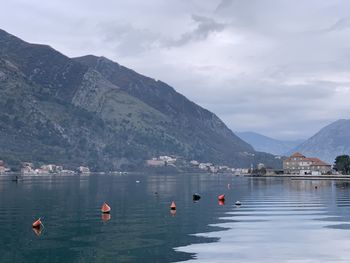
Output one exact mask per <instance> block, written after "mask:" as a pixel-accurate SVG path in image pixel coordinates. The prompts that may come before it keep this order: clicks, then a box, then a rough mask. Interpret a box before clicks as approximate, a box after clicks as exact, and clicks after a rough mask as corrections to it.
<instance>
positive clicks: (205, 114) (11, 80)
mask: <svg viewBox="0 0 350 263" xmlns="http://www.w3.org/2000/svg"><path fill="white" fill-rule="evenodd" d="M0 110H1V112H0V145H1V147H0V159H1V158H2V159H5V160H10V162H17V161H20V160H21V161H24V160H26V161H34V162H46V163H47V162H54V163H58V164H64V165H66V166H68V167H74V166H77V165H80V164H86V165H89V166H91V167H92V168H93V169H96V170H108V169H118V168H120V167H121V166H125V167H126V166H133V165H137V164H140V163H142V162H143V161H144V160H145V159H146V158H150V157H152V156H155V155H160V154H168V155H169V154H176V155H180V156H183V157H185V158H189V159H198V160H200V161H211V162H216V163H222V164H229V165H236V166H247V165H250V163H256V162H260V161H264V162H267V163H270V164H273V165H276V164H277V161H276V160H275V159H274V158H273V156H271V155H267V154H264V153H256V152H254V150H253V148H252V147H251V146H250V145H249V144H247V143H245V142H244V141H242V140H241V139H239V138H238V137H236V136H235V135H234V134H233V133H232V132H231V131H230V130H229V129H228V128H227V127H226V126H225V124H224V123H223V122H222V121H221V120H220V119H219V118H218V117H217V116H215V115H214V114H213V113H211V112H209V111H207V110H205V109H203V108H201V107H200V106H198V105H196V104H195V103H193V102H191V101H189V100H187V99H186V98H185V97H184V96H182V95H181V94H179V93H177V92H176V91H175V90H174V89H173V88H171V87H169V86H168V85H166V84H165V83H163V82H160V81H155V80H153V79H151V78H148V77H145V76H142V75H140V74H138V73H136V72H134V71H132V70H130V69H127V68H125V67H122V66H120V65H118V64H117V63H114V62H112V61H110V60H108V59H105V58H97V57H94V56H86V57H83V58H76V59H70V58H68V57H66V56H64V55H62V54H60V53H59V52H57V51H55V50H54V49H52V48H51V47H48V46H43V45H35V44H29V43H26V42H24V41H22V40H20V39H18V38H16V37H14V36H12V35H10V34H8V33H6V32H5V31H1V30H0Z"/></svg>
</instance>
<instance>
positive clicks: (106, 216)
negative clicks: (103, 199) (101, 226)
mask: <svg viewBox="0 0 350 263" xmlns="http://www.w3.org/2000/svg"><path fill="white" fill-rule="evenodd" d="M101 219H102V221H103V222H107V221H109V220H111V214H109V213H102V216H101Z"/></svg>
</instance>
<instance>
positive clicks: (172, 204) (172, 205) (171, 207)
mask: <svg viewBox="0 0 350 263" xmlns="http://www.w3.org/2000/svg"><path fill="white" fill-rule="evenodd" d="M170 210H176V204H175V202H174V201H172V202H171V205H170Z"/></svg>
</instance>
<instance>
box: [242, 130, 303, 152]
mask: <svg viewBox="0 0 350 263" xmlns="http://www.w3.org/2000/svg"><path fill="white" fill-rule="evenodd" d="M236 134H237V136H238V137H240V138H241V139H242V140H244V141H246V142H247V143H249V144H250V145H252V146H253V147H254V149H255V150H257V151H261V152H267V153H272V154H276V155H285V154H286V153H288V152H289V151H290V150H291V149H293V148H295V147H296V146H298V145H299V144H301V143H302V142H303V140H295V141H281V140H276V139H273V138H270V137H267V136H265V135H262V134H259V133H256V132H236Z"/></svg>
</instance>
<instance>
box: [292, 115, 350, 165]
mask: <svg viewBox="0 0 350 263" xmlns="http://www.w3.org/2000/svg"><path fill="white" fill-rule="evenodd" d="M294 150H295V151H300V152H302V153H303V154H305V155H307V156H314V157H318V158H320V159H322V160H324V161H327V162H329V163H334V160H335V157H336V156H338V155H341V154H350V120H349V119H340V120H337V121H335V122H333V123H331V124H329V125H327V126H325V127H324V128H322V129H321V130H320V131H318V132H317V133H316V134H315V135H313V136H312V137H311V138H309V139H308V140H306V141H305V142H304V143H302V144H301V145H300V146H298V147H297V148H295V149H294Z"/></svg>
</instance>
